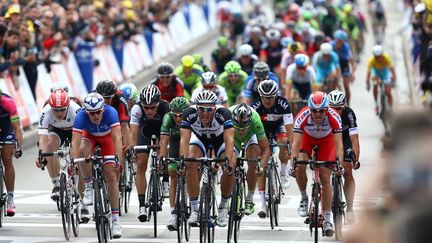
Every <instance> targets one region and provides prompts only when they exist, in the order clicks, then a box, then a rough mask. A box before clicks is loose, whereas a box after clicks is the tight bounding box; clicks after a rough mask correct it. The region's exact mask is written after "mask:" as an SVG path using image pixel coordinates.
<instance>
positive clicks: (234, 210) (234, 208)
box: [227, 183, 238, 243]
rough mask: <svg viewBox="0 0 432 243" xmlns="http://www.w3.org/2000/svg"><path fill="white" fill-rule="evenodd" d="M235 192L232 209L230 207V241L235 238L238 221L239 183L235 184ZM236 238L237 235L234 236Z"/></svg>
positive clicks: (228, 239) (228, 237)
mask: <svg viewBox="0 0 432 243" xmlns="http://www.w3.org/2000/svg"><path fill="white" fill-rule="evenodd" d="M233 191H234V194H233V196H232V197H231V203H230V209H229V218H228V235H227V241H228V243H230V242H231V239H232V238H233V233H234V234H235V232H234V228H235V227H234V225H235V223H236V220H235V218H236V215H237V191H238V186H237V183H235V184H234V190H233ZM234 238H235V237H234Z"/></svg>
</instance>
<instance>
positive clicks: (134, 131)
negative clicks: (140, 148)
mask: <svg viewBox="0 0 432 243" xmlns="http://www.w3.org/2000/svg"><path fill="white" fill-rule="evenodd" d="M141 116H142V111H141V108H140V106H139V105H138V104H135V105H134V106H133V107H132V110H131V120H130V146H135V145H137V139H138V133H139V125H140V119H141Z"/></svg>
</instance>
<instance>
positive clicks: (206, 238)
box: [199, 185, 216, 243]
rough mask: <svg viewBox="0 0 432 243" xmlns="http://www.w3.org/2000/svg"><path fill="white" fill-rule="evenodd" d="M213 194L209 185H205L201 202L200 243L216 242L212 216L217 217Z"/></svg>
mask: <svg viewBox="0 0 432 243" xmlns="http://www.w3.org/2000/svg"><path fill="white" fill-rule="evenodd" d="M211 195H212V192H211V191H210V188H209V186H208V185H203V187H202V189H201V200H200V207H199V209H200V211H199V212H200V222H199V227H200V243H204V242H205V243H213V242H214V233H215V231H214V228H215V225H214V223H213V219H212V216H213V215H216V203H215V202H214V200H213V199H212V198H211V197H212V196H211Z"/></svg>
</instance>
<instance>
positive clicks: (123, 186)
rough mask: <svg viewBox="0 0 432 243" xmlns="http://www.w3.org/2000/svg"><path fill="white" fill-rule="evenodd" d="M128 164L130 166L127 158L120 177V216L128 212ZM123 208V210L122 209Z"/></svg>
mask: <svg viewBox="0 0 432 243" xmlns="http://www.w3.org/2000/svg"><path fill="white" fill-rule="evenodd" d="M128 166H129V162H128V160H127V158H126V159H125V160H124V164H123V167H122V172H121V177H120V198H119V200H120V204H119V207H120V211H119V214H120V216H121V215H122V214H123V212H124V213H127V212H128V208H127V206H128V205H127V200H128V192H127V186H128ZM122 208H123V210H122Z"/></svg>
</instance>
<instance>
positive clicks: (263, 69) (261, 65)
mask: <svg viewBox="0 0 432 243" xmlns="http://www.w3.org/2000/svg"><path fill="white" fill-rule="evenodd" d="M252 72H253V74H254V75H255V77H257V78H265V77H267V75H268V74H269V72H270V67H269V66H268V65H267V63H265V62H257V63H256V64H255V65H254V66H253V69H252Z"/></svg>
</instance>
